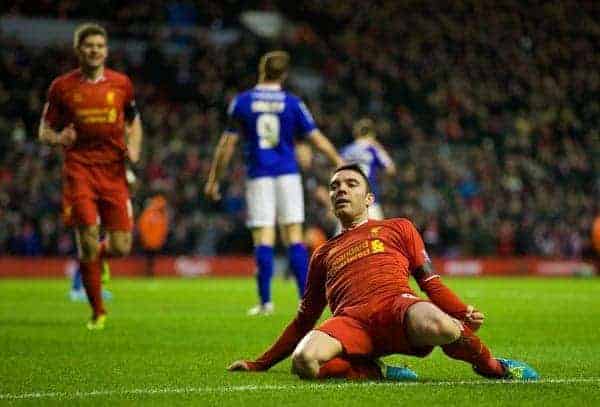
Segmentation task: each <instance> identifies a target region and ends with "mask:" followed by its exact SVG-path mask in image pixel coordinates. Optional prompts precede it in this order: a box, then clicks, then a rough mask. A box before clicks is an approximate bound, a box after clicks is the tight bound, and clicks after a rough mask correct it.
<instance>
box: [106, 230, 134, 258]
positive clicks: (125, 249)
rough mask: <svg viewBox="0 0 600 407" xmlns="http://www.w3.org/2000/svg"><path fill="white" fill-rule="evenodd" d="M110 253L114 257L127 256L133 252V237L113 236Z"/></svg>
mask: <svg viewBox="0 0 600 407" xmlns="http://www.w3.org/2000/svg"><path fill="white" fill-rule="evenodd" d="M109 251H110V254H111V255H113V256H117V257H120V256H127V255H128V254H129V252H130V251H131V235H130V234H119V235H112V236H111V237H110V239H109Z"/></svg>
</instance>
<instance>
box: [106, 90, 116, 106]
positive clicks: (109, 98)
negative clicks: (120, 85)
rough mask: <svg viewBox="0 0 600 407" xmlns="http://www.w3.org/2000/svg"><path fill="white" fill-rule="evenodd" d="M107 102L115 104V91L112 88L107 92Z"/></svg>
mask: <svg viewBox="0 0 600 407" xmlns="http://www.w3.org/2000/svg"><path fill="white" fill-rule="evenodd" d="M106 103H108V104H109V105H114V104H115V92H113V91H112V90H111V91H109V92H107V93H106Z"/></svg>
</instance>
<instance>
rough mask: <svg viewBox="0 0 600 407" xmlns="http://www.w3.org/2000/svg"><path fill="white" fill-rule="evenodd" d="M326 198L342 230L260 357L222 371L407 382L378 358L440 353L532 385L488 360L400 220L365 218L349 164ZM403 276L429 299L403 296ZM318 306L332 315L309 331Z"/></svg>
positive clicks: (513, 365)
mask: <svg viewBox="0 0 600 407" xmlns="http://www.w3.org/2000/svg"><path fill="white" fill-rule="evenodd" d="M329 193H330V198H331V203H332V206H333V208H334V212H335V215H336V217H337V218H338V219H339V220H340V222H341V223H342V226H343V228H344V229H343V231H342V233H341V234H340V235H338V236H336V237H334V238H332V239H330V240H329V241H327V242H326V243H325V244H323V245H322V246H321V247H319V248H318V249H317V250H316V251H315V253H314V254H313V256H312V259H311V261H310V266H309V274H308V281H307V287H306V291H305V294H304V297H303V298H302V303H301V306H300V308H299V310H298V313H297V315H296V318H295V319H294V320H293V321H292V322H291V323H290V324H289V325H288V326H287V328H286V329H285V330H284V332H283V333H282V335H281V336H280V337H279V339H278V340H277V341H276V342H275V344H273V345H272V346H271V347H270V348H269V349H268V350H267V351H266V352H265V353H264V354H263V355H262V356H260V357H259V358H258V359H256V360H240V361H236V362H234V363H233V364H231V365H230V366H229V370H245V371H264V370H267V369H269V368H270V367H271V366H273V365H275V364H276V363H278V362H280V361H281V360H283V359H285V358H286V357H288V356H290V355H292V371H293V373H295V374H297V375H298V376H300V377H301V378H305V379H314V378H332V377H337V378H346V379H396V380H411V379H412V380H414V379H415V378H416V376H415V375H414V374H411V373H412V372H411V371H410V370H408V369H407V368H395V367H392V366H385V365H383V364H380V363H378V358H379V357H382V356H386V355H391V354H403V355H413V356H417V357H425V356H427V355H429V354H430V353H431V351H432V350H433V349H434V347H435V346H440V347H441V348H442V350H443V352H444V353H445V354H446V355H448V356H449V357H451V358H453V359H457V360H462V361H465V362H467V363H469V364H471V365H472V366H473V369H474V370H475V372H476V373H478V374H480V375H482V376H485V377H488V378H495V379H519V380H536V379H537V378H538V374H537V373H536V371H535V370H533V369H532V368H531V367H530V366H528V365H527V364H525V363H522V362H518V361H515V360H510V359H501V358H495V357H493V356H492V354H491V352H490V350H489V349H488V348H487V346H486V345H485V344H484V343H483V342H482V341H481V339H479V337H477V336H476V335H475V331H477V329H479V327H481V325H482V323H483V321H484V316H483V314H482V313H481V312H479V311H477V310H476V309H474V307H473V306H470V305H466V304H464V303H463V302H462V301H461V300H460V299H459V298H458V297H457V296H456V295H455V294H454V293H453V292H452V291H451V290H450V289H449V288H448V287H446V286H445V285H444V284H443V283H442V281H441V278H440V276H439V275H437V274H435V273H434V272H433V270H432V267H431V263H430V260H429V258H428V256H427V253H426V251H425V247H424V244H423V240H422V239H421V236H420V235H419V233H418V232H417V230H416V229H415V227H414V226H413V224H412V223H411V222H410V221H409V220H408V219H403V218H398V219H388V220H369V219H368V216H367V209H368V207H369V205H371V204H372V203H373V194H372V193H371V190H370V187H369V183H368V180H367V178H366V176H365V174H364V173H363V172H362V170H361V168H360V167H359V166H358V165H356V164H349V165H345V166H342V167H339V168H338V169H337V170H336V171H335V172H334V174H333V176H332V178H331V180H330V184H329ZM411 275H412V276H413V277H414V278H415V279H416V280H417V283H418V284H419V287H420V288H421V290H423V291H424V292H425V293H426V294H427V296H428V297H429V300H426V299H423V298H419V297H417V296H416V295H415V293H414V292H413V291H412V289H411V288H410V286H409V277H410V276H411ZM327 304H328V305H329V307H330V309H331V313H332V317H331V318H329V319H327V320H326V321H325V322H323V323H322V324H321V325H320V326H319V327H318V328H316V329H315V328H314V326H315V323H316V322H317V320H318V319H319V317H320V316H321V313H322V312H323V309H324V308H325V306H326V305H327Z"/></svg>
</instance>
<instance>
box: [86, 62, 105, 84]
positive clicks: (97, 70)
mask: <svg viewBox="0 0 600 407" xmlns="http://www.w3.org/2000/svg"><path fill="white" fill-rule="evenodd" d="M81 73H82V74H83V76H84V77H85V79H87V80H88V81H90V82H96V81H97V80H98V79H100V78H102V76H104V66H103V65H100V66H94V67H89V66H87V67H86V66H83V65H82V66H81Z"/></svg>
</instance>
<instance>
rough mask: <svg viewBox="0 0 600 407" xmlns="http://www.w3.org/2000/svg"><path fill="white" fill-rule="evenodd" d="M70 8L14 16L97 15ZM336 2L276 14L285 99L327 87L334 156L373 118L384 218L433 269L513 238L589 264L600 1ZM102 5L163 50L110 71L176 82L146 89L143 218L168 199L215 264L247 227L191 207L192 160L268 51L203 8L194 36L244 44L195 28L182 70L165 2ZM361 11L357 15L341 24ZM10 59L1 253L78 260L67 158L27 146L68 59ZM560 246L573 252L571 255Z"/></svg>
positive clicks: (62, 53) (119, 23)
mask: <svg viewBox="0 0 600 407" xmlns="http://www.w3.org/2000/svg"><path fill="white" fill-rule="evenodd" d="M61 3H63V2H61ZM64 3H65V4H66V3H68V4H67V5H65V6H60V7H52V8H51V9H50V8H49V7H45V6H40V7H35V8H34V7H31V5H30V4H29V3H28V2H9V3H7V4H8V5H5V7H10V8H9V9H7V10H6V12H7V13H10V14H12V15H19V14H21V15H26V16H28V15H29V16H46V17H48V16H50V17H52V16H54V17H58V16H59V10H63V11H61V13H62V14H61V15H62V16H63V17H62V18H64V17H68V18H86V17H88V18H89V17H98V16H94V15H92V14H89V13H91V12H92V11H93V10H96V9H97V8H91V7H86V6H85V3H84V2H64ZM342 3H343V4H341V3H340V2H329V3H327V4H323V3H322V2H315V1H300V2H294V3H293V4H291V3H290V5H287V4H284V5H281V7H280V10H281V11H282V12H283V13H284V14H286V17H287V18H288V19H289V20H291V21H293V22H294V23H295V25H294V27H295V29H294V30H293V31H292V32H291V33H289V34H290V35H288V36H286V37H284V38H282V39H281V44H282V46H283V47H285V48H286V49H288V50H290V52H291V54H292V56H293V57H294V59H295V61H297V62H296V63H295V66H297V67H299V68H300V67H301V68H302V71H299V70H298V71H292V72H291V73H290V78H291V79H292V80H291V81H289V86H290V88H291V89H292V90H295V91H298V90H299V88H297V87H295V86H296V83H299V82H298V81H296V80H294V79H295V78H298V77H299V76H300V75H301V74H302V73H303V72H306V71H310V72H312V73H313V74H314V75H315V76H316V77H318V78H319V79H320V80H322V87H320V88H319V89H318V91H317V92H316V93H314V94H312V95H311V97H310V109H311V111H312V112H313V113H315V116H316V118H317V121H318V122H319V123H320V124H321V129H322V130H323V132H324V133H325V134H327V135H328V136H329V137H331V139H332V140H333V141H334V143H335V144H336V145H343V144H345V143H347V142H348V141H349V140H347V139H346V135H348V134H350V132H351V128H352V124H353V122H354V121H355V119H356V118H357V117H360V116H363V115H368V116H369V117H373V119H374V120H375V121H376V123H377V126H378V131H379V132H378V138H379V139H380V140H381V142H382V144H384V145H385V146H386V147H387V148H388V150H389V151H390V154H391V156H392V159H393V160H394V162H396V163H398V181H395V182H387V183H385V184H383V185H382V188H381V197H382V202H383V203H384V205H383V206H384V210H385V212H386V215H388V216H399V215H405V216H410V217H411V218H412V219H413V220H414V222H415V224H416V226H417V227H418V229H419V230H421V231H422V232H424V231H429V233H428V234H427V236H429V237H427V236H425V235H424V237H425V238H431V239H434V241H436V244H435V246H431V251H432V253H433V254H436V255H445V256H468V255H494V254H497V248H498V247H501V245H499V243H500V235H499V232H500V230H501V227H500V226H501V224H503V223H506V222H510V223H512V224H513V225H515V227H514V228H513V231H512V233H513V234H514V236H513V239H514V240H513V241H514V251H515V252H516V253H517V254H528V255H538V256H549V257H571V258H581V257H582V256H584V254H585V253H589V252H590V251H591V250H590V249H591V239H590V233H589V230H590V226H591V222H592V219H593V217H594V216H595V215H596V212H595V211H594V202H598V201H600V178H599V176H598V174H600V160H599V159H598V157H599V154H600V124H599V122H598V118H599V117H600V114H599V113H598V112H600V102H599V100H600V97H599V96H600V95H599V88H600V74H599V70H598V69H597V66H599V65H600V60H599V59H600V53H598V52H596V51H595V44H597V43H598V42H599V41H600V39H599V38H598V30H597V29H596V27H597V26H598V23H597V21H596V20H597V19H596V18H595V13H596V10H595V3H594V2H578V3H574V2H567V1H556V2H552V3H550V4H549V3H547V2H541V1H537V0H536V1H533V2H530V3H528V5H527V6H524V5H522V4H519V3H518V2H515V1H514V0H506V1H503V2H500V3H497V4H494V5H492V6H490V7H482V6H481V4H480V3H479V2H477V1H474V0H459V1H456V2H452V4H447V5H445V6H442V5H437V4H435V5H434V4H433V3H430V4H425V3H423V4H419V5H414V4H407V3H402V2H383V3H382V5H381V6H378V7H373V6H368V7H363V6H364V4H363V3H364V2H358V0H350V1H347V2H342ZM108 4H109V6H107V7H106V8H103V12H104V11H106V14H103V16H102V17H103V18H106V19H107V20H111V21H113V22H114V23H113V26H111V27H114V30H115V35H117V36H118V37H119V38H120V39H121V40H128V39H130V38H134V39H136V40H139V41H142V42H143V43H146V44H154V45H153V46H154V47H158V49H156V50H155V51H157V52H159V56H157V57H156V58H159V59H152V60H149V61H144V60H143V59H140V58H136V57H134V56H132V55H131V54H129V53H126V52H124V51H123V49H122V47H121V46H118V45H117V44H116V43H113V51H112V52H111V64H112V65H113V66H117V67H120V69H122V70H124V71H127V72H131V73H133V74H134V75H133V76H134V78H145V76H143V75H142V74H144V75H145V74H147V73H148V68H146V67H149V66H161V67H163V68H164V72H169V75H172V76H169V80H164V77H160V78H154V79H149V80H146V79H144V81H143V82H139V83H136V90H137V99H138V100H139V101H140V102H142V103H141V105H142V115H143V117H144V122H145V132H146V134H147V135H148V137H147V140H148V142H147V148H146V147H145V148H144V156H143V157H142V163H141V165H140V167H141V168H144V171H143V172H142V173H140V178H141V182H140V184H141V188H140V190H139V193H138V194H139V198H140V199H139V203H138V204H140V203H141V202H143V200H144V199H146V198H147V197H149V196H152V195H154V194H155V193H156V192H158V191H164V192H165V194H167V195H168V196H169V200H170V201H171V202H172V203H173V205H174V207H177V208H178V210H177V211H175V212H174V213H173V228H172V230H171V232H170V235H169V239H168V241H167V247H166V250H169V252H172V253H178V254H180V253H191V252H193V253H200V254H214V252H215V250H216V248H217V245H216V242H220V241H225V240H226V239H227V238H228V237H231V235H230V234H231V231H232V230H233V229H234V226H235V224H236V221H237V219H238V217H239V216H240V213H239V212H237V213H235V214H228V213H226V212H224V211H223V209H222V207H220V206H215V205H209V204H207V203H206V202H205V201H204V200H201V199H198V196H197V194H195V193H194V192H195V190H196V189H197V183H198V181H197V174H206V173H207V170H208V167H209V165H210V157H209V156H208V154H207V152H206V151H205V150H203V149H198V148H197V146H198V145H203V144H208V143H211V139H210V136H209V135H211V134H218V132H219V131H220V128H219V126H220V123H222V121H223V117H222V116H223V115H222V112H221V109H220V108H219V106H220V105H221V104H222V101H223V100H228V99H229V98H230V97H231V96H232V95H233V94H235V93H237V92H238V91H239V90H240V89H241V88H242V87H248V86H251V85H252V83H253V81H254V72H253V67H252V65H253V64H250V63H248V61H256V60H257V59H258V56H259V55H260V53H261V51H262V50H263V49H264V48H265V47H266V46H267V45H268V44H265V43H264V42H263V41H262V40H261V39H260V38H258V37H253V36H252V34H250V33H248V32H247V31H243V29H241V28H240V27H239V26H237V25H236V21H237V15H236V12H235V10H236V6H240V5H241V3H239V2H233V3H232V2H213V1H209V2H207V6H206V7H203V8H202V9H198V17H197V21H198V23H199V24H200V25H201V26H202V27H209V26H210V27H217V29H216V30H217V32H218V27H224V28H226V29H230V28H233V29H237V30H239V32H241V33H243V35H240V36H239V38H238V39H237V40H236V41H233V42H230V43H219V42H215V41H214V36H211V35H209V34H207V32H206V31H202V30H199V31H198V32H196V34H194V35H195V37H194V39H193V40H192V41H190V42H189V43H188V48H186V49H185V50H184V53H185V54H186V56H185V58H183V59H181V58H182V57H178V56H174V55H173V53H172V48H170V47H168V46H167V44H165V42H164V41H162V42H153V40H154V39H162V40H165V39H168V38H169V35H168V34H169V33H168V29H167V30H166V31H167V32H166V33H163V29H164V28H165V27H166V26H164V25H162V24H164V23H165V22H166V21H167V16H168V13H167V8H166V7H167V6H166V4H162V3H161V4H159V2H155V1H152V2H149V3H148V2H147V3H144V5H143V6H140V5H139V4H138V3H136V2H131V1H123V2H109V3H108ZM247 4H248V2H245V3H244V6H246V5H247ZM252 4H254V5H255V6H257V7H261V4H260V3H258V2H257V3H252ZM38 6H39V5H38ZM358 7H360V8H361V13H351V12H349V11H348V10H354V9H357V8H358ZM238 9H239V8H238ZM300 10H301V11H300ZM223 32H228V31H226V30H224V31H223ZM357 32H360V35H357V34H356V33H357ZM157 33H158V34H157ZM161 35H164V36H163V37H161ZM0 45H1V48H0V49H1V50H2V51H0V134H2V135H3V137H0V210H1V211H2V212H1V214H0V251H4V252H7V253H11V254H19V253H17V252H15V250H16V249H15V248H14V247H13V246H11V245H9V239H10V236H14V234H13V231H15V230H22V228H23V225H24V223H25V222H26V221H27V220H28V219H29V220H32V221H33V222H34V227H35V228H36V231H37V232H38V233H39V234H40V236H41V240H42V250H43V253H44V254H46V255H56V254H68V253H69V252H70V251H72V250H73V242H72V239H71V237H70V235H69V233H68V232H67V231H66V230H65V229H64V227H63V226H62V225H61V224H60V222H59V217H58V216H57V213H58V211H57V208H58V207H60V173H61V172H60V160H58V159H57V157H56V156H55V155H53V154H51V150H50V149H49V148H48V147H47V146H40V145H35V143H33V140H32V139H33V137H32V135H33V134H35V127H36V122H37V118H38V117H39V113H40V111H41V108H42V104H43V94H44V90H45V87H46V86H47V85H48V83H45V81H44V78H45V77H47V76H48V75H49V74H54V75H58V74H59V73H60V72H63V71H65V70H67V69H69V66H70V64H71V60H70V58H69V53H68V51H69V50H67V49H64V48H57V47H53V48H51V47H48V48H44V49H37V48H33V47H29V46H25V45H24V44H22V43H20V42H19V41H17V40H15V39H14V38H11V37H10V36H9V35H6V34H3V35H0ZM167 51H170V53H169V52H167ZM142 55H143V54H142ZM153 58H154V57H153ZM156 61H159V65H156V64H154V63H155V62H156ZM182 61H183V62H185V63H181V62H182ZM186 71H189V72H191V73H192V75H187V74H186ZM153 75H154V72H151V73H150V76H153ZM171 78H173V80H171ZM175 78H180V79H175ZM187 155H192V156H195V159H197V161H198V164H197V165H198V167H199V168H200V170H199V171H198V172H197V173H196V175H193V176H190V175H189V174H188V172H187V171H182V165H184V163H186V162H187V158H186V156H187ZM313 161H314V168H313V170H311V172H310V173H309V174H306V176H305V179H306V181H307V182H306V184H307V191H306V196H307V198H308V199H307V208H306V209H307V213H308V214H310V216H308V217H307V219H306V221H307V224H308V225H315V226H318V227H320V228H322V229H324V230H326V231H327V232H328V233H329V234H330V235H331V234H332V232H333V229H334V228H335V223H334V222H333V221H332V220H331V217H328V216H325V215H326V208H325V207H324V206H323V205H321V204H319V201H318V199H316V196H318V195H319V185H320V184H322V183H326V182H327V171H326V169H325V166H323V165H321V162H320V161H319V157H315V159H314V160H313ZM233 171H234V174H235V175H234V176H233V177H230V179H229V183H230V184H229V188H226V189H224V193H225V196H227V195H228V192H227V191H229V189H230V188H231V191H233V192H235V191H239V190H241V189H243V182H242V181H241V180H242V179H243V178H244V177H243V175H244V168H243V165H241V163H239V162H235V163H234V168H233ZM465 182H467V184H465ZM469 183H472V184H469ZM466 186H469V187H472V186H476V187H477V189H475V190H472V191H469V190H465V189H464V187H466ZM464 192H467V195H464ZM235 193H236V194H237V192H235ZM234 196H235V194H234ZM557 197H560V204H557ZM179 208H182V209H181V210H180V209H179ZM561 219H562V220H564V222H558V221H557V220H561ZM206 225H211V227H210V228H208V227H206ZM565 236H566V239H567V240H568V241H570V243H569V244H563V239H565ZM223 247H225V245H223ZM248 247H251V242H249V243H248ZM502 247H505V246H502ZM138 250H139V249H138Z"/></svg>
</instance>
